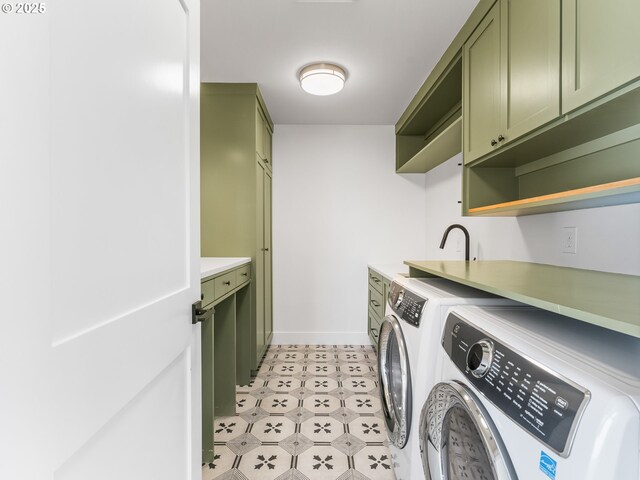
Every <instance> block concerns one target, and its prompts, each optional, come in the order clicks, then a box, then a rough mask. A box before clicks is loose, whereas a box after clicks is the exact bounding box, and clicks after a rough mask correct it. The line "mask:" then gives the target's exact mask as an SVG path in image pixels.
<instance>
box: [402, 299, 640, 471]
mask: <svg viewBox="0 0 640 480" xmlns="http://www.w3.org/2000/svg"><path fill="white" fill-rule="evenodd" d="M438 357H439V360H438V362H439V373H438V378H437V380H438V382H437V383H436V385H435V386H434V387H433V389H432V390H431V392H430V394H429V397H428V399H427V401H426V402H425V404H424V406H423V407H422V411H421V415H420V425H419V437H420V448H421V454H422V461H423V465H424V471H425V472H427V475H426V478H430V479H432V480H436V479H437V480H440V479H447V480H461V479H465V480H469V479H482V480H516V479H517V480H576V479H580V480H604V479H607V480H608V479H611V480H614V479H615V480H618V479H619V480H622V479H624V480H638V478H639V475H640V453H639V452H640V368H639V367H638V365H639V363H638V361H639V360H640V339H638V338H635V337H632V336H628V335H624V334H620V333H616V332H612V331H609V330H605V329H603V328H600V327H596V326H593V325H590V324H587V323H585V322H580V321H578V320H574V319H571V318H567V317H564V316H561V315H557V314H554V313H551V312H546V311H542V310H539V309H534V308H518V309H514V308H487V307H455V308H453V309H451V310H450V312H449V313H448V315H447V320H446V323H445V325H444V328H443V332H442V348H441V350H440V353H439V355H438ZM414 480H415V479H414Z"/></svg>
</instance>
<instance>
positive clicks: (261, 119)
mask: <svg viewBox="0 0 640 480" xmlns="http://www.w3.org/2000/svg"><path fill="white" fill-rule="evenodd" d="M271 135H272V134H271V126H270V124H269V122H268V121H267V120H266V118H265V114H264V113H263V111H262V108H260V105H258V107H257V108H256V153H257V154H258V156H259V157H260V159H261V160H262V161H263V162H264V163H265V164H266V165H267V167H268V168H269V169H271V162H272V159H271Z"/></svg>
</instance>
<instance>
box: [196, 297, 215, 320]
mask: <svg viewBox="0 0 640 480" xmlns="http://www.w3.org/2000/svg"><path fill="white" fill-rule="evenodd" d="M213 313H214V310H213V308H202V301H201V300H198V301H197V302H196V303H194V304H193V305H191V323H192V324H193V325H195V324H196V323H198V322H206V321H207V320H209V319H210V318H211V317H213Z"/></svg>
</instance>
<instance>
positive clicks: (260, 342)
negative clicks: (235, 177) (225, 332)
mask: <svg viewBox="0 0 640 480" xmlns="http://www.w3.org/2000/svg"><path fill="white" fill-rule="evenodd" d="M264 177H265V169H264V166H263V165H262V163H261V162H259V161H256V202H257V205H256V237H257V238H256V245H257V251H256V278H255V279H254V281H255V284H256V286H255V288H256V290H255V291H256V343H255V347H256V359H257V362H258V363H259V362H260V360H261V359H260V355H261V354H262V351H263V350H264V345H265V335H264V327H265V325H264V277H265V261H264V260H265V250H264V249H265V248H266V247H265V244H264Z"/></svg>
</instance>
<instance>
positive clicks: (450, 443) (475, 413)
mask: <svg viewBox="0 0 640 480" xmlns="http://www.w3.org/2000/svg"><path fill="white" fill-rule="evenodd" d="M419 436H420V439H419V440H420V454H421V456H422V465H423V467H424V471H425V472H429V474H430V476H431V478H438V479H447V480H462V479H468V478H478V479H482V480H516V479H517V476H516V474H515V471H514V469H513V465H512V464H511V460H510V459H509V455H508V454H507V452H506V449H505V447H504V445H503V443H502V441H501V439H500V435H499V433H498V431H497V429H496V428H495V426H494V424H493V421H492V420H491V418H490V417H489V415H488V414H487V411H486V410H485V408H484V406H483V405H482V403H481V401H480V400H479V399H478V398H477V397H476V396H475V395H474V394H473V392H471V390H470V389H469V388H468V387H466V386H465V385H462V384H461V383H458V382H449V383H439V384H437V385H436V386H435V387H433V389H432V390H431V393H430V394H429V397H428V398H427V401H426V402H425V404H424V407H423V408H422V413H421V415H420V431H419Z"/></svg>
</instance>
